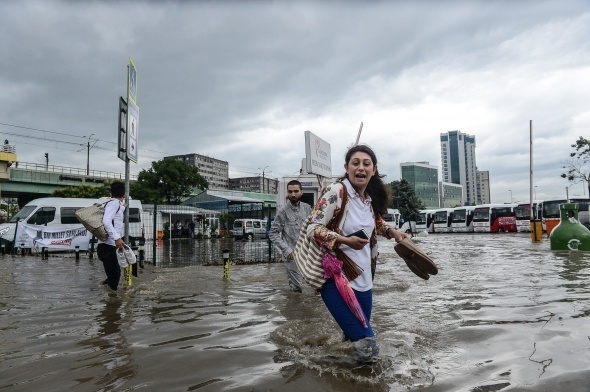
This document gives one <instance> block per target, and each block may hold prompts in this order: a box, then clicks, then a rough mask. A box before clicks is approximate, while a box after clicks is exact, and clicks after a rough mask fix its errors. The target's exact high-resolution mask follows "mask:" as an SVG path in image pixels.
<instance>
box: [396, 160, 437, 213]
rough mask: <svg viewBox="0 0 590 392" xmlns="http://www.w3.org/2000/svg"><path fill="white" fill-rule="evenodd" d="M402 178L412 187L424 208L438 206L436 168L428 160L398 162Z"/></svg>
mask: <svg viewBox="0 0 590 392" xmlns="http://www.w3.org/2000/svg"><path fill="white" fill-rule="evenodd" d="M400 173H401V177H402V179H404V180H406V181H408V182H409V183H410V185H412V186H413V187H414V192H415V193H416V196H417V197H418V199H420V200H422V203H424V206H425V207H426V208H438V206H439V195H438V168H437V167H436V166H432V165H430V164H429V163H428V162H405V163H401V164H400Z"/></svg>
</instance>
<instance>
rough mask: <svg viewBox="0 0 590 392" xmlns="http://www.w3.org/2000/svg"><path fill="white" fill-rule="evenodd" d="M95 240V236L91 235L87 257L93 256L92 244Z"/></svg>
mask: <svg viewBox="0 0 590 392" xmlns="http://www.w3.org/2000/svg"><path fill="white" fill-rule="evenodd" d="M96 242H97V240H96V238H95V237H94V236H92V238H91V239H90V249H89V250H88V258H89V259H92V258H93V257H94V244H95V243H96Z"/></svg>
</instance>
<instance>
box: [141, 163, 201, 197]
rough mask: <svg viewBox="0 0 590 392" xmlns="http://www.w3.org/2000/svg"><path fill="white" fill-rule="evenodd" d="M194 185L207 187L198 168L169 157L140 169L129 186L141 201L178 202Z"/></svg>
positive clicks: (186, 195)
mask: <svg viewBox="0 0 590 392" xmlns="http://www.w3.org/2000/svg"><path fill="white" fill-rule="evenodd" d="M195 187H198V188H201V189H207V188H208V187H209V184H208V183H207V180H206V179H205V178H204V177H203V176H201V175H200V174H199V169H197V168H196V167H194V166H191V165H189V164H188V163H185V162H183V161H179V160H177V159H171V158H170V159H162V160H160V161H155V162H152V167H151V168H149V169H148V170H142V171H140V172H139V174H138V176H137V181H136V182H135V183H134V184H133V186H130V188H131V190H130V193H131V195H133V198H134V199H139V200H141V201H142V203H148V204H149V203H154V204H155V203H163V202H165V203H167V204H178V203H181V202H182V201H183V199H185V198H186V197H188V196H190V195H191V193H192V190H193V188H195Z"/></svg>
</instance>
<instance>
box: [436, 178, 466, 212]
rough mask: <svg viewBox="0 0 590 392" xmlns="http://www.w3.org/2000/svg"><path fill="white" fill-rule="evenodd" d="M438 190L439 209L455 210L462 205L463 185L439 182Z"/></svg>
mask: <svg viewBox="0 0 590 392" xmlns="http://www.w3.org/2000/svg"><path fill="white" fill-rule="evenodd" d="M438 189H439V192H440V193H439V197H440V200H439V203H440V208H455V207H461V206H462V205H463V194H464V192H463V185H459V184H453V183H450V182H444V181H441V182H440V183H439V184H438Z"/></svg>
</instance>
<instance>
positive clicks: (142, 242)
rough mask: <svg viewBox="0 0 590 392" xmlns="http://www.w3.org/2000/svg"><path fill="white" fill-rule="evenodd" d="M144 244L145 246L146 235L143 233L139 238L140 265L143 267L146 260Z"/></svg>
mask: <svg viewBox="0 0 590 392" xmlns="http://www.w3.org/2000/svg"><path fill="white" fill-rule="evenodd" d="M144 246H145V237H144V236H143V235H142V236H141V238H140V239H139V266H140V267H141V268H143V267H144V264H143V262H144V261H145V250H144Z"/></svg>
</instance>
